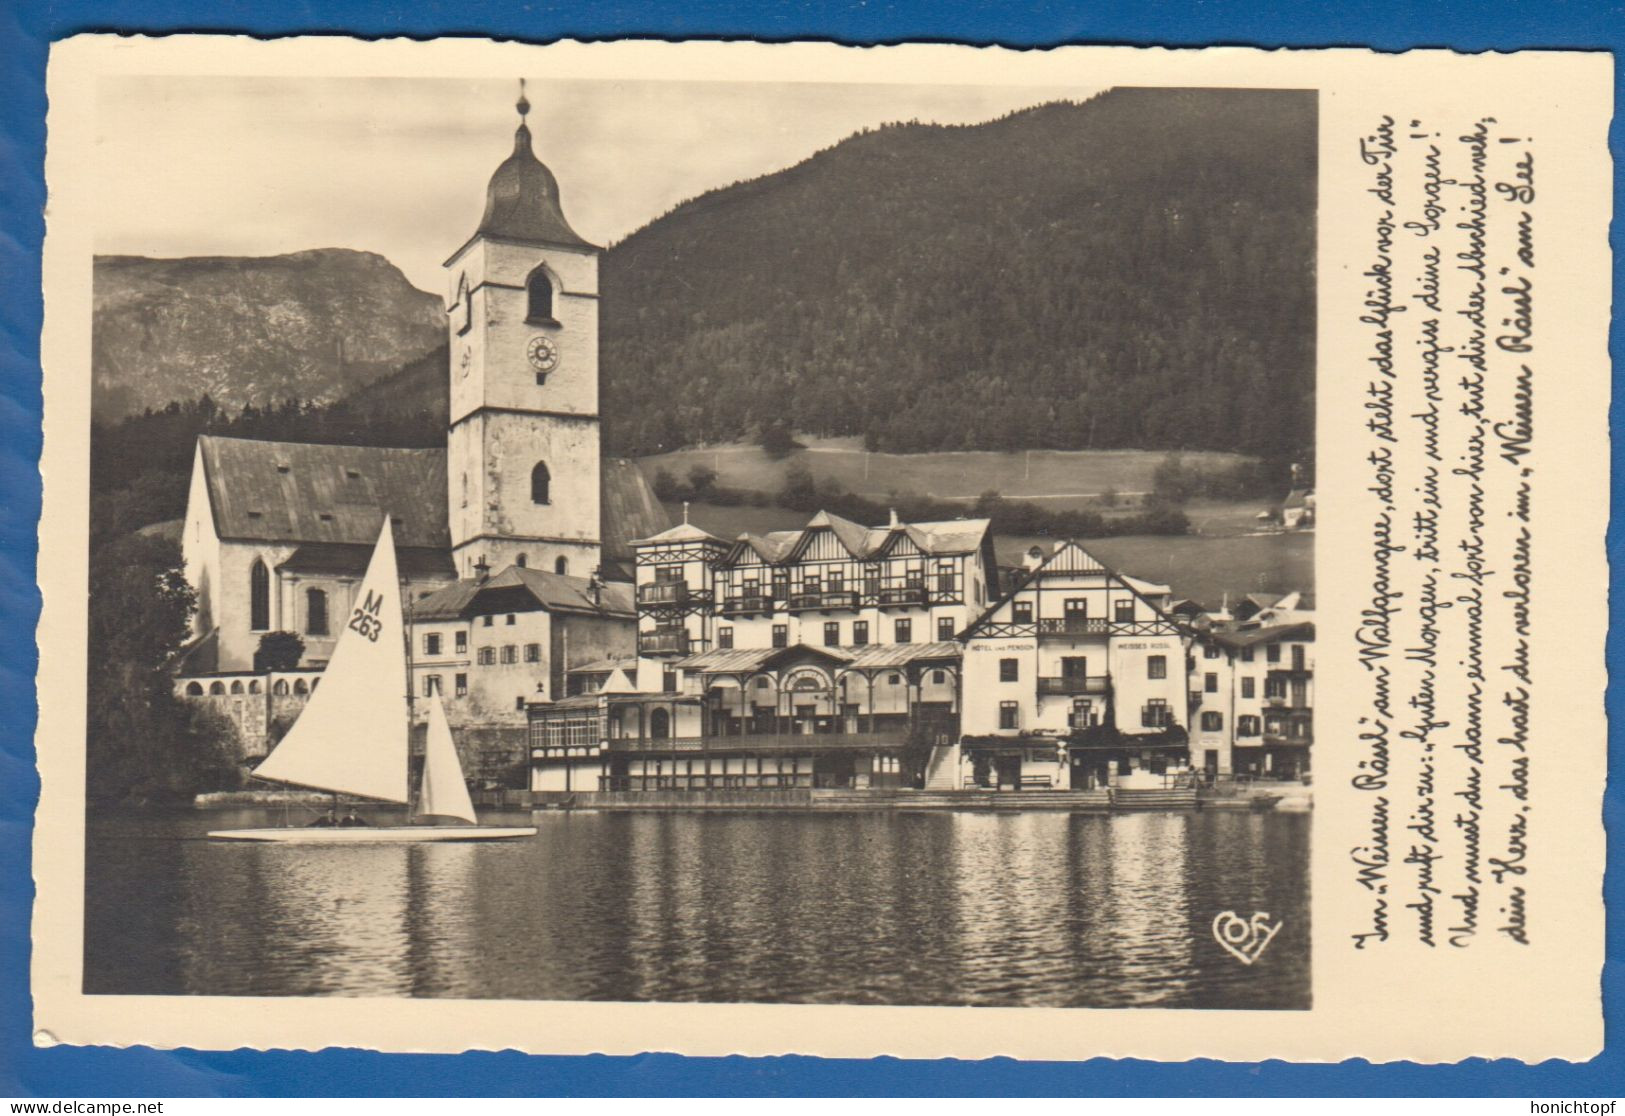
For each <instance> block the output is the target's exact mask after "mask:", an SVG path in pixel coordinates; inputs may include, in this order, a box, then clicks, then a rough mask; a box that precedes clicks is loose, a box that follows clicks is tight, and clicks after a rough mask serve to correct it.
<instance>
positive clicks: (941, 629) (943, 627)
mask: <svg viewBox="0 0 1625 1116" xmlns="http://www.w3.org/2000/svg"><path fill="white" fill-rule="evenodd" d="M953 638H954V618H953V617H952V616H939V617H937V642H938V643H952V642H953Z"/></svg>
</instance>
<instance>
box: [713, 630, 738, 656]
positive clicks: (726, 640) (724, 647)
mask: <svg viewBox="0 0 1625 1116" xmlns="http://www.w3.org/2000/svg"><path fill="white" fill-rule="evenodd" d="M733 645H734V630H733V629H732V628H718V629H717V649H718V650H721V651H731V650H733Z"/></svg>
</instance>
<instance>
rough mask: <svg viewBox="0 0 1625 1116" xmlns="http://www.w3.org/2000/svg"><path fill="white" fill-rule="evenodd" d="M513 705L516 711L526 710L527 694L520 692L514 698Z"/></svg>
mask: <svg viewBox="0 0 1625 1116" xmlns="http://www.w3.org/2000/svg"><path fill="white" fill-rule="evenodd" d="M513 707H514V709H515V711H517V712H520V713H523V712H524V711H525V695H524V694H520V695H519V696H518V697H516V698H514V699H513Z"/></svg>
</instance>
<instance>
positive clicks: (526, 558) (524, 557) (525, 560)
mask: <svg viewBox="0 0 1625 1116" xmlns="http://www.w3.org/2000/svg"><path fill="white" fill-rule="evenodd" d="M513 564H514V565H516V566H518V567H519V568H520V569H522V570H523V569H526V568H527V567H529V565H530V555H528V554H526V553H525V552H524V551H523V550H521V551H520V552H519V553H518V554H517V555H515V556H514V560H513Z"/></svg>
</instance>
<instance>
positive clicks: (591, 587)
mask: <svg viewBox="0 0 1625 1116" xmlns="http://www.w3.org/2000/svg"><path fill="white" fill-rule="evenodd" d="M587 596H589V597H591V598H592V603H593V607H594V608H597V607H598V606H600V605H602V604H603V603H604V586H603V583H602V582H600V581H599V580H598V567H594V568H593V571H592V576H591V577H590V578H588V579H587Z"/></svg>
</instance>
